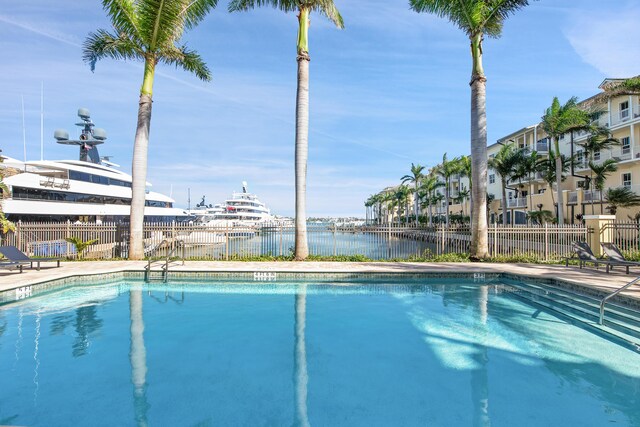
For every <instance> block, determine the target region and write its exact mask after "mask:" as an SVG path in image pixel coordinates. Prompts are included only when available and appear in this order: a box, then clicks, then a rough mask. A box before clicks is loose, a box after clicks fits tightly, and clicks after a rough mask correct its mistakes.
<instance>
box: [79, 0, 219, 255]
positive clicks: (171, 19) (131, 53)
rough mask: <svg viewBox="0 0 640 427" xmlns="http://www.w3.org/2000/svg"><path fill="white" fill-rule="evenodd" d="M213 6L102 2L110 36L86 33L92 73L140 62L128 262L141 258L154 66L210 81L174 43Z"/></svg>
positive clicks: (206, 2) (176, 0)
mask: <svg viewBox="0 0 640 427" xmlns="http://www.w3.org/2000/svg"><path fill="white" fill-rule="evenodd" d="M216 3H217V0H173V1H157V0H135V1H134V0H102V7H103V8H104V10H105V11H106V13H107V15H108V16H109V19H110V20H111V24H112V25H113V32H109V31H106V30H103V29H100V30H97V31H96V32H92V33H89V36H88V37H87V39H86V40H85V42H84V45H83V53H82V56H83V59H84V60H85V61H86V62H88V63H89V64H90V66H91V70H94V69H95V65H96V62H97V61H98V60H100V59H104V58H112V59H119V60H130V59H135V60H141V61H143V62H144V77H143V80H142V89H141V90H140V101H139V107H138V125H137V128H136V136H135V141H134V145H133V162H132V167H131V170H132V176H133V179H132V184H131V196H132V197H131V214H130V230H129V259H142V258H144V246H143V235H142V225H143V222H144V206H145V188H146V181H147V152H148V149H149V128H150V125H151V105H152V95H153V80H154V75H155V68H156V65H157V64H159V63H165V64H169V65H175V66H176V67H180V68H183V69H184V70H185V71H189V72H191V73H193V74H195V75H196V76H197V77H198V78H199V79H201V80H204V81H209V80H211V72H210V71H209V69H208V68H207V66H206V64H205V63H204V62H203V61H202V59H201V58H200V55H198V54H197V53H196V52H195V51H193V50H190V49H189V48H188V47H187V46H186V45H179V44H178V43H180V39H181V38H182V35H183V33H184V31H185V30H188V29H191V28H193V27H195V26H196V25H197V24H198V23H199V22H200V21H201V20H202V19H203V18H204V17H205V15H206V14H207V13H208V12H209V10H210V9H212V8H213V7H215V6H216Z"/></svg>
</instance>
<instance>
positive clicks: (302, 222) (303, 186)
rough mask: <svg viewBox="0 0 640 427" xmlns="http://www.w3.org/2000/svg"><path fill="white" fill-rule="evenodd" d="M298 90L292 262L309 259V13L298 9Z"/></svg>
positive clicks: (306, 10)
mask: <svg viewBox="0 0 640 427" xmlns="http://www.w3.org/2000/svg"><path fill="white" fill-rule="evenodd" d="M298 21H299V24H300V25H299V30H298V91H297V98H296V152H295V175H296V183H295V188H296V241H295V259H296V260H297V261H302V260H304V259H306V258H307V257H308V256H309V244H308V242H307V160H308V154H309V61H310V58H309V53H308V52H309V48H308V42H307V38H308V37H307V35H308V32H309V10H308V9H304V8H303V9H301V10H300V15H299V16H298Z"/></svg>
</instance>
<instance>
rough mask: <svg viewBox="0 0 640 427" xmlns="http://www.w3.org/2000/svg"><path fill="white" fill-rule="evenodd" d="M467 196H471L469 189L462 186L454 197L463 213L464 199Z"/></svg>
mask: <svg viewBox="0 0 640 427" xmlns="http://www.w3.org/2000/svg"><path fill="white" fill-rule="evenodd" d="M469 196H471V192H470V191H469V190H467V189H466V188H464V187H462V188H460V190H458V195H457V196H456V197H455V198H454V200H455V202H456V203H459V204H461V205H462V214H463V215H464V213H465V212H464V201H465V200H466V199H468V198H469Z"/></svg>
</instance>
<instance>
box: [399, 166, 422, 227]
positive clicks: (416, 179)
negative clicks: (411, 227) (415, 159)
mask: <svg viewBox="0 0 640 427" xmlns="http://www.w3.org/2000/svg"><path fill="white" fill-rule="evenodd" d="M423 171H424V166H420V165H414V164H413V163H411V175H405V176H403V177H402V178H400V179H401V180H402V183H403V184H406V183H407V182H408V183H411V184H413V194H414V197H413V199H414V200H413V202H414V203H413V205H414V214H415V217H416V224H418V185H419V184H420V180H421V179H422V178H423V177H424V174H423V173H422V172H423Z"/></svg>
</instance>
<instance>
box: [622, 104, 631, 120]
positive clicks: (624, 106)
mask: <svg viewBox="0 0 640 427" xmlns="http://www.w3.org/2000/svg"><path fill="white" fill-rule="evenodd" d="M628 118H629V101H624V102H621V103H620V120H626V119H628Z"/></svg>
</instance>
